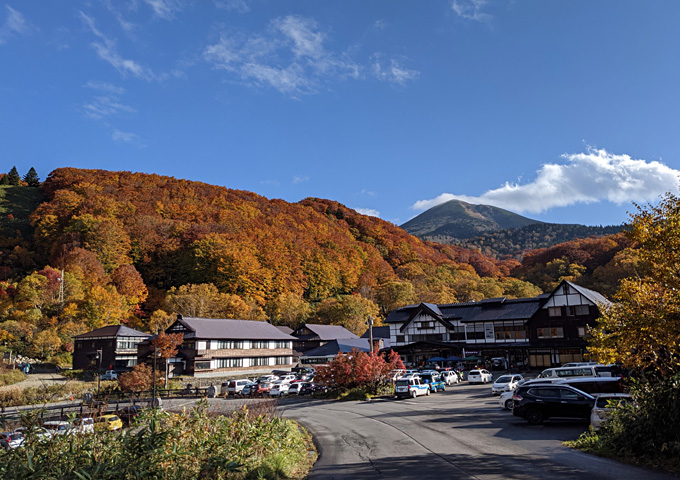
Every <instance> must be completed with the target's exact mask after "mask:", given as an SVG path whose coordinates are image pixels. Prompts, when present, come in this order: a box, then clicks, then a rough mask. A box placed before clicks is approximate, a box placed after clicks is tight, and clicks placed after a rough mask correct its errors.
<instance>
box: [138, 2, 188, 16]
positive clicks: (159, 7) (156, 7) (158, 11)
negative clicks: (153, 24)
mask: <svg viewBox="0 0 680 480" xmlns="http://www.w3.org/2000/svg"><path fill="white" fill-rule="evenodd" d="M144 2H145V3H146V4H147V5H148V6H150V7H151V9H152V10H153V13H154V15H156V16H157V17H159V18H162V19H163V20H174V18H175V14H176V13H177V12H179V11H180V10H182V8H183V7H184V5H183V4H182V2H181V0H144Z"/></svg>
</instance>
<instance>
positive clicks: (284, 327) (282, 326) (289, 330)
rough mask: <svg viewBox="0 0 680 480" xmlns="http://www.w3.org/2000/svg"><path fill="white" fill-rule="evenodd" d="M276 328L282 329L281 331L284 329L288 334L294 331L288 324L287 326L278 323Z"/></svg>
mask: <svg viewBox="0 0 680 480" xmlns="http://www.w3.org/2000/svg"><path fill="white" fill-rule="evenodd" d="M276 328H278V329H279V330H281V331H282V332H283V333H285V334H286V335H290V334H291V333H293V329H292V328H290V327H287V326H285V325H276Z"/></svg>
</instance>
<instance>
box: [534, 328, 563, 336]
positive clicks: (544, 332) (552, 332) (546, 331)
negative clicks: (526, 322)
mask: <svg viewBox="0 0 680 480" xmlns="http://www.w3.org/2000/svg"><path fill="white" fill-rule="evenodd" d="M536 334H537V336H538V338H564V330H563V329H562V327H554V328H537V329H536Z"/></svg>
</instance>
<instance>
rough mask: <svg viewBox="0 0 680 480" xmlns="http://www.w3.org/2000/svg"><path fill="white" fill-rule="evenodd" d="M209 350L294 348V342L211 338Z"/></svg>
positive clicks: (208, 344)
mask: <svg viewBox="0 0 680 480" xmlns="http://www.w3.org/2000/svg"><path fill="white" fill-rule="evenodd" d="M205 343H206V349H207V350H225V349H229V350H243V349H247V348H251V349H276V348H292V342H288V341H280V340H276V341H274V340H272V341H269V340H209V341H206V342H205Z"/></svg>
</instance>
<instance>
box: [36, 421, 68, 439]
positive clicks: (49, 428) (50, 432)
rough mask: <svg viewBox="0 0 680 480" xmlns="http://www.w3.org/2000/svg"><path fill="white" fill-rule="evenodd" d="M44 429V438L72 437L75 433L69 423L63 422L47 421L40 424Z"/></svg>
mask: <svg viewBox="0 0 680 480" xmlns="http://www.w3.org/2000/svg"><path fill="white" fill-rule="evenodd" d="M42 427H43V428H44V429H45V431H46V434H47V435H45V436H46V437H49V438H53V437H55V436H57V435H73V434H74V433H76V431H75V428H74V427H73V424H72V423H71V422H67V421H65V420H49V421H47V422H44V423H43V424H42Z"/></svg>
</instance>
